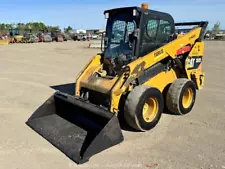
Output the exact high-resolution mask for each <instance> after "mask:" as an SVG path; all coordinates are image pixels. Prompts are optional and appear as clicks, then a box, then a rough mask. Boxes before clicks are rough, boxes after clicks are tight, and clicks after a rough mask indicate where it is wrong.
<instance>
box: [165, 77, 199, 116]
mask: <svg viewBox="0 0 225 169" xmlns="http://www.w3.org/2000/svg"><path fill="white" fill-rule="evenodd" d="M188 88H190V89H191V90H192V92H193V97H192V98H193V99H192V102H191V104H190V106H189V107H188V108H184V106H183V104H182V97H183V95H184V92H185V90H187V89H188ZM195 98H196V85H195V83H194V82H193V81H192V80H189V79H186V78H180V79H177V80H176V81H174V82H173V83H172V84H171V85H170V87H169V90H168V92H167V96H166V107H167V109H168V110H169V112H170V113H171V114H175V115H185V114H187V113H189V112H190V111H191V110H192V108H193V106H194V104H195Z"/></svg>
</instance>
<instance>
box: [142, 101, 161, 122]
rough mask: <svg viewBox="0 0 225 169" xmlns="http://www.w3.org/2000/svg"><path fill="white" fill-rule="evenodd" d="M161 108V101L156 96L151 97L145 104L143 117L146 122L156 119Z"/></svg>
mask: <svg viewBox="0 0 225 169" xmlns="http://www.w3.org/2000/svg"><path fill="white" fill-rule="evenodd" d="M158 110H159V103H158V101H157V99H156V98H149V99H148V100H147V101H146V102H145V104H144V106H143V110H142V113H143V118H144V120H145V121H146V122H151V121H153V120H154V119H155V117H156V115H157V113H158Z"/></svg>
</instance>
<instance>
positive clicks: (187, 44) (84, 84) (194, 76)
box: [26, 4, 208, 164]
mask: <svg viewBox="0 0 225 169" xmlns="http://www.w3.org/2000/svg"><path fill="white" fill-rule="evenodd" d="M104 14H105V17H106V19H107V26H106V32H105V36H104V37H103V39H102V52H101V53H99V54H97V55H96V56H94V57H93V59H91V61H90V63H88V64H87V65H86V67H85V68H84V69H83V71H82V72H81V73H80V74H79V76H78V77H77V79H76V85H75V86H74V87H75V93H74V95H68V94H66V93H62V92H59V91H56V92H55V93H54V95H53V96H51V97H50V98H49V99H48V100H47V101H46V102H45V103H44V104H43V105H41V107H39V108H38V109H37V110H36V111H35V112H34V114H33V115H32V116H31V117H30V118H29V119H28V121H27V122H26V124H27V125H29V126H30V127H31V128H32V129H33V130H35V131H36V132H37V133H39V134H40V135H41V136H43V137H44V138H45V139H47V140H48V141H49V142H50V143H51V144H53V145H54V146H55V147H57V148H58V149H59V150H60V151H62V152H63V153H64V154H65V155H66V156H68V157H69V158H70V159H72V160H73V161H74V162H76V163H77V164H81V163H84V162H87V161H88V160H89V158H90V157H91V156H93V155H94V154H96V153H99V152H101V151H103V150H105V149H107V148H109V147H112V146H114V145H117V144H119V143H121V142H122V141H123V135H122V131H121V126H120V124H119V120H118V117H119V115H121V114H122V115H123V117H124V120H125V122H126V123H127V124H128V125H129V126H130V127H132V128H133V129H135V130H138V131H148V130H150V129H152V128H154V127H155V126H156V125H157V123H158V122H159V120H160V117H161V115H162V113H163V111H164V110H165V109H166V110H167V111H169V112H170V113H174V114H176V115H184V114H187V113H189V112H190V111H191V110H192V108H193V106H194V103H195V98H196V90H199V89H201V88H202V87H203V85H204V73H203V72H202V59H203V55H204V42H203V41H202V40H203V37H204V33H205V30H206V27H207V25H208V22H207V21H200V22H189V23H174V19H173V18H172V16H171V15H169V14H167V13H163V12H159V11H154V10H149V9H148V5H147V4H142V6H141V7H124V8H117V9H111V10H106V11H105V12H104ZM176 26H194V27H193V29H190V31H189V32H186V33H185V34H182V35H177V34H176ZM103 46H104V47H103Z"/></svg>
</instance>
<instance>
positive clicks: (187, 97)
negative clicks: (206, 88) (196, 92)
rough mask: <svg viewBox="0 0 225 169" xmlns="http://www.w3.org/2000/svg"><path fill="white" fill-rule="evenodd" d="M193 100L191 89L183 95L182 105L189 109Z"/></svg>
mask: <svg viewBox="0 0 225 169" xmlns="http://www.w3.org/2000/svg"><path fill="white" fill-rule="evenodd" d="M192 100H193V91H192V89H191V88H188V89H187V90H186V91H185V92H184V95H183V98H182V104H183V107H184V108H188V107H189V106H190V105H191V103H192Z"/></svg>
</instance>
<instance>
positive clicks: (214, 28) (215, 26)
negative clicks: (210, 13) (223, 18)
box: [212, 22, 220, 31]
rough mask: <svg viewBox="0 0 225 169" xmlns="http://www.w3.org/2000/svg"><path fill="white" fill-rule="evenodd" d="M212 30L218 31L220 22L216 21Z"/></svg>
mask: <svg viewBox="0 0 225 169" xmlns="http://www.w3.org/2000/svg"><path fill="white" fill-rule="evenodd" d="M212 30H213V31H219V30H220V22H217V23H216V24H214V26H213V28H212Z"/></svg>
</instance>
